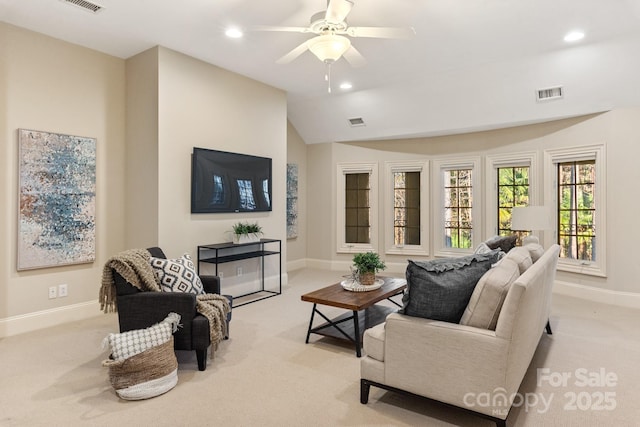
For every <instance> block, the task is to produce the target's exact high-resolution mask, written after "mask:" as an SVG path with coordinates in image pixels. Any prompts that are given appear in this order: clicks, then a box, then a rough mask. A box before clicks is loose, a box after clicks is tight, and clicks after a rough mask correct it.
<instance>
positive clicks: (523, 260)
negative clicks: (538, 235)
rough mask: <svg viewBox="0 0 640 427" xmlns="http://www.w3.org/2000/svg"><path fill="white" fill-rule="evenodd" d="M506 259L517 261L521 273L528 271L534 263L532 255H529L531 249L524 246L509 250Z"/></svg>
mask: <svg viewBox="0 0 640 427" xmlns="http://www.w3.org/2000/svg"><path fill="white" fill-rule="evenodd" d="M504 259H510V260H513V261H515V263H516V264H518V268H519V269H520V274H522V273H524V272H525V271H527V269H528V268H529V267H531V265H533V261H532V260H531V255H529V249H527V248H523V247H522V246H518V247H517V248H513V249H512V250H510V251H509V253H508V254H507V256H506V257H504Z"/></svg>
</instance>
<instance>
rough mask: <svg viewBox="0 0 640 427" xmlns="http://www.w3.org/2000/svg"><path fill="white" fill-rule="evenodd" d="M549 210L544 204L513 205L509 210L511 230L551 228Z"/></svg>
mask: <svg viewBox="0 0 640 427" xmlns="http://www.w3.org/2000/svg"><path fill="white" fill-rule="evenodd" d="M552 228H553V224H552V222H551V211H550V209H549V208H547V207H546V206H523V207H514V208H513V210H512V211H511V230H513V231H524V230H531V231H536V230H551V229H552Z"/></svg>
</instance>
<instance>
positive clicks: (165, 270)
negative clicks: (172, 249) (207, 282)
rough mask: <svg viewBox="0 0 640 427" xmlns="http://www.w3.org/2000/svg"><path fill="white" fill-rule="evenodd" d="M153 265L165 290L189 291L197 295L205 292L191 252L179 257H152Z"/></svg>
mask: <svg viewBox="0 0 640 427" xmlns="http://www.w3.org/2000/svg"><path fill="white" fill-rule="evenodd" d="M151 266H152V267H153V269H154V271H155V272H156V274H157V275H158V280H159V281H160V288H161V289H162V291H163V292H187V293H192V294H196V295H199V294H204V293H205V292H204V287H203V286H202V281H201V280H200V278H199V277H198V273H196V268H195V266H194V265H193V261H191V257H190V256H189V254H184V255H182V258H179V259H164V258H155V257H151Z"/></svg>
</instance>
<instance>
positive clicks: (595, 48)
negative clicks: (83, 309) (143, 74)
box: [0, 0, 640, 143]
mask: <svg viewBox="0 0 640 427" xmlns="http://www.w3.org/2000/svg"><path fill="white" fill-rule="evenodd" d="M95 2H96V3H98V4H100V5H102V6H104V9H103V10H102V11H101V12H99V13H97V14H93V13H90V12H87V11H85V10H82V9H80V8H77V7H74V6H71V5H68V4H66V3H64V2H62V1H61V0H0V20H1V21H4V22H7V23H10V24H14V25H17V26H20V27H23V28H27V29H30V30H33V31H37V32H41V33H44V34H47V35H50V36H52V37H56V38H59V39H62V40H66V41H69V42H72V43H76V44H79V45H82V46H86V47H89V48H92V49H96V50H98V51H101V52H105V53H107V54H111V55H114V56H117V57H121V58H128V57H130V56H133V55H135V54H137V53H139V52H141V51H144V50H146V49H149V48H151V47H154V46H156V45H161V46H164V47H167V48H170V49H174V50H177V51H179V52H182V53H185V54H187V55H190V56H193V57H195V58H198V59H201V60H203V61H206V62H209V63H211V64H215V65H217V66H220V67H222V68H225V69H228V70H231V71H234V72H236V73H239V74H242V75H245V76H247V77H250V78H253V79H255V80H258V81H261V82H264V83H266V84H269V85H272V86H275V87H277V88H280V89H283V90H285V91H286V92H287V97H288V111H289V120H290V121H291V122H292V124H293V125H294V127H295V128H296V129H297V130H298V132H299V133H300V135H301V136H302V138H303V139H304V140H305V142H307V143H319V142H333V141H357V140H372V139H390V138H405V137H419V136H430V135H442V134H452V133H460V132H467V131H472V130H482V129H492V128H497V127H505V126H513V125H518V124H525V123H534V122H540V121H546V120H553V119H558V118H563V117H569V116H575V115H580V114H586V113H593V112H598V111H604V110H607V109H611V108H614V107H619V106H623V107H624V106H638V105H640V79H638V78H637V76H638V75H640V58H639V57H640V0H607V1H605V0H386V1H385V0H354V3H355V6H354V7H353V9H352V11H351V13H350V15H349V17H348V22H349V24H350V25H351V26H398V27H413V28H414V29H415V31H416V37H415V38H414V39H412V40H382V39H365V38H358V39H353V40H352V41H353V44H354V46H355V47H357V49H358V50H359V51H360V52H361V53H362V54H363V55H364V57H365V58H366V59H367V64H366V65H365V66H363V67H359V68H351V67H350V66H349V65H348V64H347V63H346V62H345V61H344V59H341V60H339V61H338V62H336V63H335V64H334V65H333V67H332V79H333V93H332V94H328V93H327V87H326V82H325V81H324V73H325V67H324V64H322V63H321V62H320V61H319V60H318V59H316V58H315V57H314V56H313V55H312V54H311V53H310V52H306V53H304V54H303V55H302V56H301V57H299V58H298V59H296V60H295V61H293V62H292V63H290V64H287V65H279V64H276V63H275V61H276V60H277V59H278V58H280V57H281V56H282V55H284V54H285V53H287V52H288V51H289V50H291V49H293V48H294V47H295V46H297V45H298V44H300V43H301V42H303V41H304V40H306V39H308V38H310V37H311V36H310V35H305V34H299V33H275V32H257V31H251V29H252V27H254V26H258V25H278V26H279V25H284V26H306V25H308V22H309V18H310V17H311V15H313V14H314V13H316V12H318V11H321V10H324V9H325V8H326V0H272V1H264V0H262V1H260V0H253V1H251V0H181V1H168V0H96V1H95ZM230 25H235V26H238V27H240V28H242V29H244V30H245V32H246V34H245V37H244V38H242V39H229V38H227V37H225V36H224V30H225V28H226V27H227V26H230ZM573 29H581V30H583V31H584V32H585V33H586V37H585V38H584V39H583V40H582V41H580V42H577V43H574V44H567V43H565V42H564V41H563V36H564V35H565V34H566V33H567V32H569V31H570V30H573ZM345 80H348V81H350V82H352V83H353V89H352V90H350V91H349V92H343V91H341V90H340V89H338V87H337V86H338V84H339V83H340V82H342V81H345ZM555 85H562V86H563V87H564V91H565V97H564V99H562V100H558V101H550V102H546V103H539V102H536V99H535V91H536V89H540V88H545V87H549V86H555ZM355 117H362V118H363V119H364V121H365V123H366V126H362V127H355V128H352V127H350V125H349V122H348V119H349V118H355Z"/></svg>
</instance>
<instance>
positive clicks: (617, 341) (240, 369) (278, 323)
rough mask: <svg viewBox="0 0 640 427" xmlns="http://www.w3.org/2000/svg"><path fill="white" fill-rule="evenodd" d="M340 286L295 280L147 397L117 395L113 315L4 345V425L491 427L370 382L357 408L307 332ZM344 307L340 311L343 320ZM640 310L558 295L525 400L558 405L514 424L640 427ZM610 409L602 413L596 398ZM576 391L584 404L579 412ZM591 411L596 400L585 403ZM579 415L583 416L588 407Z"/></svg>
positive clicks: (325, 278)
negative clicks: (314, 299)
mask: <svg viewBox="0 0 640 427" xmlns="http://www.w3.org/2000/svg"><path fill="white" fill-rule="evenodd" d="M338 280H340V274H339V273H337V272H331V271H321V270H311V269H303V270H298V271H294V272H292V273H291V274H290V276H289V285H288V286H286V287H285V288H284V289H283V291H284V292H283V295H280V296H277V297H274V298H270V299H267V300H263V301H260V302H256V303H254V304H249V305H246V306H243V307H239V308H237V309H235V310H234V313H233V321H232V324H231V339H230V340H228V341H225V342H224V343H222V344H221V346H220V348H219V350H218V351H217V353H216V355H215V358H214V359H213V360H209V365H208V367H207V370H206V371H204V372H200V371H198V370H197V364H196V360H195V354H194V353H193V352H178V360H179V363H180V367H179V380H178V385H177V386H176V387H175V388H174V389H173V390H171V391H169V392H168V393H167V394H165V395H162V396H159V397H156V398H153V399H150V400H146V401H136V402H130V401H123V400H120V399H119V398H118V397H117V396H116V394H115V392H114V391H113V389H112V388H111V386H110V384H109V382H108V378H107V369H106V368H103V367H101V362H102V360H103V359H105V358H106V357H107V353H106V351H103V350H102V349H101V342H102V340H103V338H104V337H105V336H106V335H107V334H108V333H109V332H117V329H118V327H117V317H116V315H113V314H108V315H106V314H100V313H97V315H96V317H95V318H92V319H89V320H86V321H84V322H77V323H73V324H68V325H64V326H58V327H53V328H49V329H45V330H41V331H37V332H33V333H28V334H23V335H19V336H14V337H9V338H5V339H2V340H0V425H2V426H79V425H83V426H84V425H89V426H116V425H122V426H125V425H143V426H146V425H154V426H213V425H229V426H339V425H342V426H364V425H367V426H491V425H492V423H490V422H489V421H487V420H483V419H480V418H477V417H475V416H472V415H469V414H466V413H463V412H461V411H458V410H455V409H451V408H447V407H443V406H441V405H438V404H436V403H433V402H429V401H425V400H423V399H418V398H414V397H407V396H403V395H400V394H396V393H391V392H385V391H383V390H380V389H377V388H375V387H373V388H372V389H371V394H370V399H369V403H368V404H367V405H362V404H360V402H359V379H360V376H359V374H360V366H359V359H358V358H356V356H355V354H354V351H353V350H352V349H351V348H350V347H349V346H347V345H343V344H341V342H339V341H335V340H330V339H326V338H321V337H319V336H317V335H316V336H313V335H312V337H311V342H310V343H309V344H305V343H304V340H305V335H306V329H307V326H308V322H309V316H310V313H311V307H312V305H311V304H309V303H305V302H302V301H301V300H300V295H302V294H303V293H306V292H309V291H311V290H314V289H317V288H319V287H322V286H325V285H327V284H331V283H333V282H336V281H338ZM337 312H338V311H336V313H337ZM639 320H640V312H639V311H635V310H629V309H623V308H617V307H610V306H606V305H600V304H595V303H590V302H586V301H582V300H577V299H571V298H567V297H560V296H556V297H555V298H554V303H553V314H552V317H551V324H552V327H553V329H554V333H553V335H552V336H546V335H544V336H543V338H542V340H541V343H540V346H539V348H538V351H537V353H536V355H535V357H534V360H533V362H532V365H531V367H530V369H529V372H528V374H527V377H526V378H525V380H524V382H523V384H522V387H521V388H520V393H521V394H522V395H523V396H529V397H530V398H533V395H534V394H535V395H537V396H543V397H544V398H545V399H546V400H549V399H550V398H551V399H552V401H551V405H550V407H549V409H548V410H546V411H544V410H543V405H542V404H541V403H539V404H538V405H537V406H534V407H530V408H524V407H520V408H515V409H514V410H513V411H512V413H511V415H510V416H509V419H508V421H509V425H511V426H600V425H610V426H634V425H638V422H639V421H638V419H639V416H640V410H639V405H638V403H637V401H638V397H639V396H640V369H638V367H637V364H638V362H639V361H640V328H638V324H640V322H639ZM536 368H548V369H549V372H550V373H552V374H561V373H565V372H566V373H570V374H571V375H572V377H573V378H571V379H569V380H568V381H567V384H566V386H565V385H560V386H556V387H554V386H553V385H552V384H549V382H548V381H545V382H543V383H542V384H540V385H539V386H538V385H537V384H536V383H537V378H536V372H537V371H536ZM580 368H584V370H585V372H586V373H587V374H593V373H597V372H600V369H604V370H605V372H607V373H612V374H615V375H616V376H617V382H616V385H615V386H612V387H601V386H596V385H591V386H586V387H579V386H577V385H576V381H577V378H576V377H575V373H576V369H580ZM605 392H609V395H607V396H609V397H608V401H609V403H608V404H607V405H605V404H606V402H605V401H601V402H600V403H601V404H602V406H611V399H612V395H611V393H613V403H614V404H615V409H612V410H605V409H603V410H597V409H594V405H596V404H597V403H598V400H599V399H600V394H599V393H601V394H602V396H603V397H604V393H605ZM572 394H573V395H575V396H576V397H577V399H576V402H575V403H576V409H575V410H571V409H570V408H571V403H572V402H571V399H572V396H573V395H572ZM587 404H588V405H587ZM581 408H582V409H581Z"/></svg>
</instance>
